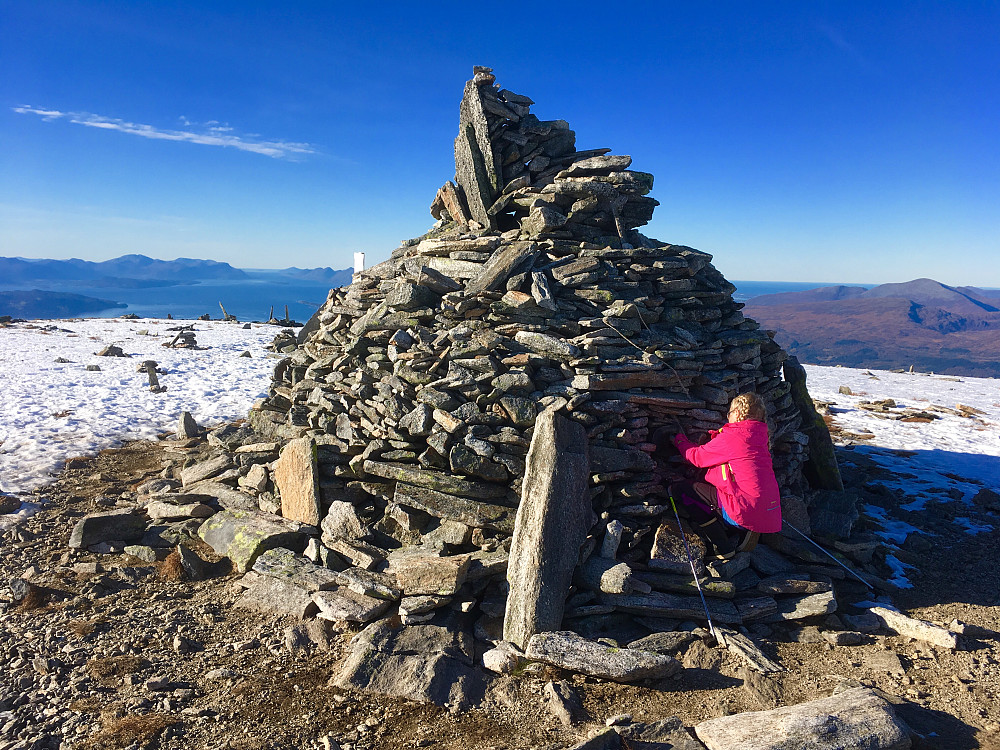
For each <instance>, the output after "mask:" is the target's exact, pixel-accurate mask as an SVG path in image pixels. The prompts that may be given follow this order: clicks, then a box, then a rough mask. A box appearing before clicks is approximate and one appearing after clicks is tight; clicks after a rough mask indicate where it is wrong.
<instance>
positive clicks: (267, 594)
mask: <svg viewBox="0 0 1000 750" xmlns="http://www.w3.org/2000/svg"><path fill="white" fill-rule="evenodd" d="M251 575H252V576H253V578H252V579H250V580H249V581H247V579H244V582H249V584H250V585H249V586H248V587H247V589H246V591H244V592H243V593H242V594H241V595H240V597H239V598H238V599H237V600H236V606H237V607H243V608H245V609H251V610H253V611H254V612H263V613H264V614H276V615H291V616H292V617H297V618H299V619H300V620H303V619H305V618H306V617H309V616H310V615H312V614H314V613H315V612H316V604H315V603H313V600H312V594H311V593H310V592H309V591H306V590H305V589H303V588H300V587H299V586H296V585H295V584H294V583H291V582H289V581H287V580H284V579H281V578H273V577H271V576H265V575H259V574H256V573H253V574H251Z"/></svg>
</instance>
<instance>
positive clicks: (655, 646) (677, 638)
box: [628, 630, 697, 654]
mask: <svg viewBox="0 0 1000 750" xmlns="http://www.w3.org/2000/svg"><path fill="white" fill-rule="evenodd" d="M695 638H697V636H696V635H695V634H694V633H689V632H688V631H686V630H675V631H672V632H666V633H653V634H651V635H647V636H646V637H645V638H640V639H639V640H637V641H632V642H631V643H630V644H628V647H629V648H632V649H636V650H638V651H652V652H653V653H654V654H672V653H675V652H677V651H680V649H681V648H682V647H683V646H686V645H687V644H689V643H690V642H691V641H693V640H694V639H695Z"/></svg>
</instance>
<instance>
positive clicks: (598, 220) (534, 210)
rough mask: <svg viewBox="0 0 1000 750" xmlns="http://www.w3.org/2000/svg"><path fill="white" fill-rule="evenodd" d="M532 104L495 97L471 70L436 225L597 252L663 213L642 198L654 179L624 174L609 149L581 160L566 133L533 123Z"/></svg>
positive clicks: (481, 73)
mask: <svg viewBox="0 0 1000 750" xmlns="http://www.w3.org/2000/svg"><path fill="white" fill-rule="evenodd" d="M532 104H534V102H533V101H532V100H531V99H529V98H528V97H526V96H521V95H520V94H515V93H513V92H510V91H507V90H506V89H501V88H499V87H497V86H496V85H495V77H494V75H493V72H492V71H491V70H490V69H489V68H481V67H477V68H476V69H475V77H474V78H473V80H471V81H469V82H468V83H467V84H466V86H465V94H464V96H463V98H462V106H461V110H460V123H459V135H458V137H457V138H456V139H455V169H456V175H455V183H452V182H447V183H445V185H444V186H443V187H442V188H441V189H440V190H439V191H438V194H437V196H436V197H435V199H434V203H433V204H432V206H431V214H432V215H433V216H434V218H436V219H446V220H452V221H455V222H458V223H459V224H461V225H463V226H466V227H468V228H470V229H472V230H474V231H480V230H489V229H498V230H499V231H507V230H511V229H519V230H520V233H521V235H522V236H524V237H552V238H576V239H585V240H589V241H591V242H597V243H599V244H607V243H608V242H612V241H618V242H620V241H622V240H623V239H624V238H625V236H626V233H627V232H628V231H629V230H632V229H634V228H635V227H639V226H642V225H643V224H645V223H647V222H648V221H649V220H650V219H651V218H652V216H653V209H654V208H655V207H656V206H657V205H659V203H658V202H657V201H656V200H654V199H652V198H648V197H645V196H646V194H647V193H648V192H649V191H650V190H652V188H653V175H651V174H648V173H646V172H634V171H629V170H628V167H629V165H630V164H631V162H632V160H631V157H628V156H609V155H607V154H608V152H609V151H610V149H606V148H600V149H593V150H590V151H577V150H576V148H575V143H576V134H575V133H574V132H573V131H572V130H570V128H569V123H567V122H566V121H565V120H544V121H543V120H539V119H538V118H537V117H536V116H535V115H533V114H531V112H530V107H531V105H532ZM456 183H457V184H456Z"/></svg>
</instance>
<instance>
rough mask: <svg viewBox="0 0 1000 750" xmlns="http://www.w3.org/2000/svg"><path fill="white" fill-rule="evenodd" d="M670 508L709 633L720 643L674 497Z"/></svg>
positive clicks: (671, 499) (671, 498) (671, 497)
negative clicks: (703, 609)
mask: <svg viewBox="0 0 1000 750" xmlns="http://www.w3.org/2000/svg"><path fill="white" fill-rule="evenodd" d="M670 507H671V508H673V509H674V518H676V519H677V528H678V529H680V532H681V540H682V541H683V542H684V551H685V552H687V556H688V564H689V565H690V566H691V575H693V576H694V585H695V586H696V587H697V589H698V596H700V597H701V606H702V607H704V608H705V619H706V620H708V632H709V633H711V634H712V637H713V638H714V639H715V640H716V641H718V640H719V636H718V635H717V634H716V632H715V626H714V625H712V615H710V614H709V613H708V602H706V601H705V594H704V593H702V590H701V581H699V580H698V571H697V570H695V567H694V558H693V557H692V556H691V548H690V547H689V546H688V540H687V536H685V535H684V527H683V526H682V525H681V516H680V514H679V513H678V512H677V506H676V505H675V504H674V497H673V495H671V496H670Z"/></svg>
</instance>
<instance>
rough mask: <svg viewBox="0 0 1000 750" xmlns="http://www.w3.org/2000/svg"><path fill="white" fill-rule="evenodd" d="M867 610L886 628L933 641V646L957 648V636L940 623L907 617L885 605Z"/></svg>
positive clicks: (918, 638)
mask: <svg viewBox="0 0 1000 750" xmlns="http://www.w3.org/2000/svg"><path fill="white" fill-rule="evenodd" d="M869 611H870V612H871V613H872V614H873V615H875V616H876V617H877V618H879V619H880V620H881V621H882V622H883V623H885V626H886V627H887V628H889V629H890V630H895V631H896V632H897V633H899V634H900V635H905V636H908V637H909V638H916V639H917V640H920V641H924V642H926V643H933V644H934V645H935V646H941V648H948V649H951V650H952V651H954V650H955V649H956V648H958V636H956V635H955V634H954V633H952V632H951V631H950V630H948V629H947V628H942V627H941V626H940V625H935V624H934V623H932V622H927V621H926V620H917V619H914V618H912V617H907V616H906V615H904V614H903V613H902V612H897V611H896V610H894V609H888V608H887V607H872V608H871V609H870V610H869Z"/></svg>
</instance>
